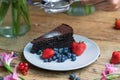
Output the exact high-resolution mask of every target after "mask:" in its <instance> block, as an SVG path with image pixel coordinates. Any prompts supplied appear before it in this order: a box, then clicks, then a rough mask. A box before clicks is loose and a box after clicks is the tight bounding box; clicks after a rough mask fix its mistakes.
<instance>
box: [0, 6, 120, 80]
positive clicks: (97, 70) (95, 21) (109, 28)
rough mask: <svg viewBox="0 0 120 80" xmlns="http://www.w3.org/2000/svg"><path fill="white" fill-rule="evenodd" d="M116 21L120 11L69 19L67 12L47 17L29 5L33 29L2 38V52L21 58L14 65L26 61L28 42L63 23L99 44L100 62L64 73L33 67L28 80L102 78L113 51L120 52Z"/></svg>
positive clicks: (0, 50) (98, 12)
mask: <svg viewBox="0 0 120 80" xmlns="http://www.w3.org/2000/svg"><path fill="white" fill-rule="evenodd" d="M116 18H120V11H115V12H104V11H96V12H95V13H94V14H91V15H88V16H70V15H67V14H65V13H59V14H47V13H45V12H44V11H43V10H42V9H40V8H39V7H34V6H30V19H31V30H30V31H29V32H28V33H27V34H25V35H24V36H21V37H17V38H3V37H0V52H3V51H6V52H10V51H15V52H16V53H17V54H18V59H16V60H14V61H13V62H12V64H13V65H14V64H16V63H18V62H21V61H26V60H25V59H24V57H23V55H22V54H23V49H24V47H25V45H26V44H27V43H28V42H30V41H31V40H33V39H34V38H37V37H39V36H40V35H42V34H44V33H46V32H48V31H50V30H52V29H53V28H55V27H56V26H58V25H60V24H62V23H65V24H69V25H70V26H71V27H72V28H73V29H74V33H75V34H79V35H83V36H86V37H88V38H89V39H92V40H93V41H95V42H96V43H97V44H98V46H99V47H100V51H101V56H100V57H99V58H98V59H97V61H96V62H94V63H93V64H91V65H89V66H87V67H85V68H82V69H77V70H73V71H65V72H54V71H47V70H43V69H40V68H37V67H35V66H33V65H32V64H30V70H29V72H28V75H27V76H25V78H26V80H68V77H69V74H70V73H75V74H76V75H77V76H78V77H80V78H81V80H93V79H94V78H97V77H101V72H102V71H103V70H104V68H105V64H106V63H109V60H110V58H111V54H112V52H113V51H115V50H120V30H115V29H114V23H115V19H116ZM118 65H119V64H118ZM7 74H8V73H7V72H6V70H5V69H4V68H0V76H5V75H7Z"/></svg>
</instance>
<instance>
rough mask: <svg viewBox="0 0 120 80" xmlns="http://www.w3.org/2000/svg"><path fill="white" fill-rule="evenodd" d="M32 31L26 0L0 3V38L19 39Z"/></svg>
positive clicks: (6, 0)
mask: <svg viewBox="0 0 120 80" xmlns="http://www.w3.org/2000/svg"><path fill="white" fill-rule="evenodd" d="M29 29H30V20H29V10H28V5H27V2H26V0H3V1H1V2H0V36H3V37H17V36H21V35H24V34H25V33H26V32H28V31H29Z"/></svg>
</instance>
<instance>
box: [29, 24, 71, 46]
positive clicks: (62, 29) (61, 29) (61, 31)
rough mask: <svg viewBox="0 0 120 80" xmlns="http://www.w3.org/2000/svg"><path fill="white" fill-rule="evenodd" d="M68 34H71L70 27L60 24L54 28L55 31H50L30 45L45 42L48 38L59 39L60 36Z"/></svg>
mask: <svg viewBox="0 0 120 80" xmlns="http://www.w3.org/2000/svg"><path fill="white" fill-rule="evenodd" d="M68 33H72V34H73V29H72V27H70V26H69V25H67V24H61V25H59V26H58V27H56V28H55V29H53V30H51V31H50V32H48V33H46V34H44V35H42V36H40V37H38V38H36V39H34V40H33V41H31V43H32V44H36V43H38V42H40V41H43V40H47V39H48V40H49V39H50V38H54V37H55V36H57V37H59V36H61V35H64V34H68Z"/></svg>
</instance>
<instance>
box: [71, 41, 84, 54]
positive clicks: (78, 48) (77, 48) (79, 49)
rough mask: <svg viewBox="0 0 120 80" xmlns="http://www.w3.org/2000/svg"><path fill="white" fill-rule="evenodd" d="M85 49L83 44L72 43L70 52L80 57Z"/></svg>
mask: <svg viewBox="0 0 120 80" xmlns="http://www.w3.org/2000/svg"><path fill="white" fill-rule="evenodd" d="M85 49H86V44H85V43H84V42H73V43H72V52H73V53H74V54H76V55H77V56H80V55H81V54H82V53H83V52H84V50H85Z"/></svg>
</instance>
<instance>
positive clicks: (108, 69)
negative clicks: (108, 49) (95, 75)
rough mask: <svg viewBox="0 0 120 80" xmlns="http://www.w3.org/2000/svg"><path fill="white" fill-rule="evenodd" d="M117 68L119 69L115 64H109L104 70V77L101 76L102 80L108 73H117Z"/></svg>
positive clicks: (104, 79)
mask: <svg viewBox="0 0 120 80" xmlns="http://www.w3.org/2000/svg"><path fill="white" fill-rule="evenodd" d="M117 70H118V69H117V68H116V67H114V65H113V64H107V65H106V68H105V70H104V71H103V72H102V78H101V80H106V76H107V75H108V74H112V73H116V72H117Z"/></svg>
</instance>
